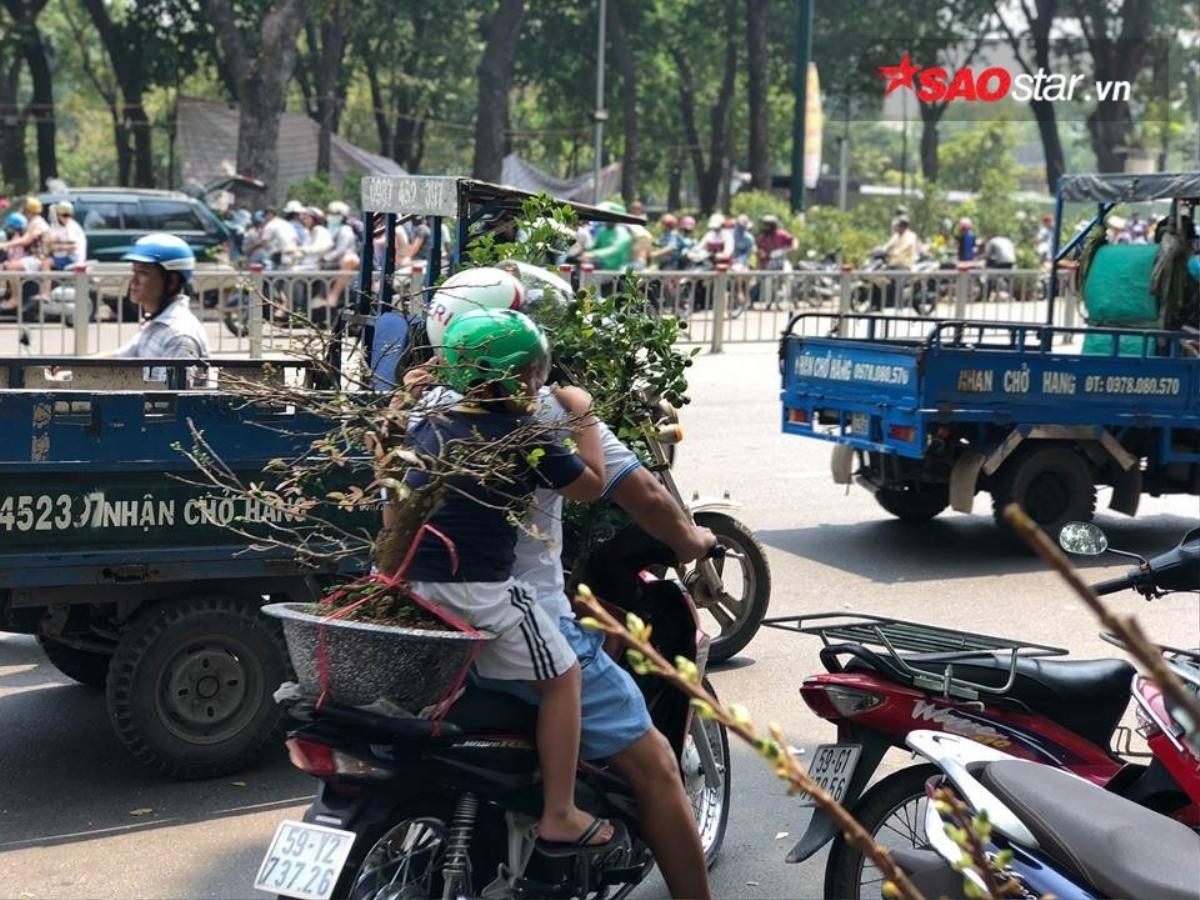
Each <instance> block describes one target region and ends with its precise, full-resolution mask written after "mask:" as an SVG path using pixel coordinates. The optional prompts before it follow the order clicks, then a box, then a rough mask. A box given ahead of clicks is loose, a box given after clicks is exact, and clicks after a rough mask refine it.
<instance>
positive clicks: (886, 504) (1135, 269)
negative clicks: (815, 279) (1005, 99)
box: [779, 173, 1200, 535]
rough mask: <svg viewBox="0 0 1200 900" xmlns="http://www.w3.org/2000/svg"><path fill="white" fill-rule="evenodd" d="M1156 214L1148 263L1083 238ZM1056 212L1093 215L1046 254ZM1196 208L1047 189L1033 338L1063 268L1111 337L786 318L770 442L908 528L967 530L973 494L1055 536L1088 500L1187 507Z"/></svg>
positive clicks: (1199, 410) (1092, 185)
mask: <svg viewBox="0 0 1200 900" xmlns="http://www.w3.org/2000/svg"><path fill="white" fill-rule="evenodd" d="M1158 199H1170V200H1171V207H1170V213H1169V214H1168V215H1167V216H1165V217H1163V218H1161V219H1160V220H1159V221H1158V222H1157V224H1156V226H1155V228H1154V230H1153V233H1152V243H1153V244H1157V247H1150V246H1110V245H1106V242H1105V241H1104V240H1103V239H1101V238H1100V236H1102V235H1103V234H1104V222H1105V218H1106V216H1107V215H1108V214H1109V212H1110V211H1111V210H1112V209H1113V208H1114V207H1115V206H1116V205H1117V204H1119V203H1136V202H1145V201H1151V200H1158ZM1067 201H1073V202H1080V201H1092V202H1095V203H1096V213H1095V216H1094V218H1092V220H1091V221H1090V222H1089V223H1088V224H1087V226H1086V227H1084V228H1082V229H1080V230H1079V231H1078V232H1077V233H1076V234H1075V236H1074V237H1073V239H1072V240H1071V241H1070V242H1069V243H1068V244H1067V246H1065V247H1063V248H1061V249H1060V247H1059V235H1060V234H1061V233H1062V229H1061V225H1062V220H1063V208H1064V203H1065V202H1067ZM1198 204H1200V173H1184V174H1161V175H1146V176H1137V175H1074V176H1064V177H1063V178H1062V179H1060V182H1059V187H1058V194H1057V198H1056V228H1055V232H1054V237H1053V246H1052V251H1053V252H1052V265H1051V271H1050V277H1049V279H1048V285H1049V297H1048V303H1047V310H1046V316H1047V318H1046V321H1047V322H1053V321H1054V305H1055V302H1056V300H1057V299H1058V298H1057V297H1056V292H1057V287H1058V278H1057V269H1058V265H1059V263H1060V261H1062V260H1064V259H1066V258H1068V257H1074V258H1077V259H1080V260H1081V262H1082V267H1081V274H1083V275H1085V276H1086V277H1082V278H1081V279H1080V280H1081V285H1080V290H1081V292H1082V295H1083V297H1084V299H1085V301H1087V310H1088V321H1089V322H1090V323H1092V326H1094V325H1095V323H1096V322H1097V321H1099V322H1102V323H1103V325H1105V326H1113V327H1087V328H1062V327H1054V326H1052V325H1049V324H1047V325H1036V324H1029V323H1005V322H990V321H944V320H935V319H915V318H907V317H899V316H869V315H862V316H842V315H821V314H807V315H800V316H796V317H794V318H793V319H792V320H791V321H790V322H789V323H788V327H787V329H786V331H785V333H784V335H783V338H782V341H781V344H780V352H779V359H780V371H781V374H782V382H783V384H782V392H781V399H782V403H783V412H782V418H783V430H784V431H785V432H787V433H789V434H799V435H804V436H806V437H814V438H819V439H822V440H826V441H830V442H832V443H833V444H834V450H833V462H832V469H833V478H834V481H836V482H837V483H839V484H850V483H852V482H854V481H857V482H858V483H859V484H861V485H862V486H864V487H866V488H867V489H869V490H870V491H872V492H873V493H874V495H875V499H876V500H877V501H878V502H879V505H880V506H882V507H883V508H884V509H885V510H887V511H888V512H889V513H891V514H892V515H894V516H896V517H898V518H900V519H904V520H909V521H923V520H927V519H931V518H933V517H934V516H936V515H937V514H938V513H940V512H942V511H943V510H944V509H946V508H948V507H949V508H953V509H955V510H959V511H962V512H970V511H971V510H972V508H973V500H974V497H975V494H977V493H979V492H981V491H984V492H987V493H990V494H991V495H992V501H993V507H994V509H995V510H996V511H997V512H998V511H999V510H1000V509H1002V508H1003V507H1004V506H1005V505H1007V504H1008V503H1010V502H1016V503H1019V504H1021V505H1022V506H1023V507H1025V509H1026V511H1027V512H1029V513H1030V515H1031V516H1032V517H1033V518H1034V519H1035V520H1036V521H1037V522H1038V523H1039V524H1041V525H1042V526H1043V527H1044V528H1045V529H1046V530H1047V531H1050V532H1052V533H1053V534H1055V535H1056V534H1057V531H1058V530H1059V529H1060V528H1061V527H1062V525H1063V524H1065V523H1066V522H1068V521H1071V520H1086V519H1088V518H1090V517H1091V515H1092V513H1093V511H1094V509H1095V503H1096V488H1097V486H1099V485H1109V486H1111V487H1112V488H1113V494H1112V500H1111V502H1110V507H1111V508H1112V509H1114V510H1116V511H1118V512H1122V513H1125V514H1127V515H1131V516H1132V515H1134V514H1136V512H1137V508H1138V502H1139V500H1140V498H1141V496H1142V494H1143V493H1148V494H1151V495H1153V496H1158V495H1163V494H1192V495H1197V494H1200V358H1198V357H1200V330H1197V325H1198V324H1200V323H1198V321H1197V319H1198V318H1200V296H1198V295H1197V284H1196V280H1195V278H1194V273H1193V275H1192V276H1189V274H1188V262H1189V259H1190V258H1191V256H1192V255H1193V254H1195V253H1196V247H1197V234H1196V231H1195V225H1194V220H1195V213H1196V207H1197V205H1198ZM1149 263H1153V266H1152V267H1151V266H1150V265H1149ZM1191 264H1192V267H1193V268H1194V267H1195V260H1194V259H1192V260H1191ZM1102 312H1104V313H1106V314H1104V315H1101V313H1102ZM1131 325H1132V326H1135V327H1128V326H1131Z"/></svg>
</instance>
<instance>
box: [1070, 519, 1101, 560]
mask: <svg viewBox="0 0 1200 900" xmlns="http://www.w3.org/2000/svg"><path fill="white" fill-rule="evenodd" d="M1058 545H1059V546H1060V547H1062V548H1063V549H1064V550H1066V551H1067V552H1068V553H1074V554H1077V555H1079V556H1099V555H1100V554H1101V553H1104V552H1105V551H1106V550H1108V538H1107V537H1106V536H1105V534H1104V532H1103V531H1101V530H1100V529H1099V528H1097V527H1096V526H1095V525H1093V524H1092V523H1091V522H1068V523H1067V524H1066V525H1064V526H1063V527H1062V531H1060V532H1059V533H1058Z"/></svg>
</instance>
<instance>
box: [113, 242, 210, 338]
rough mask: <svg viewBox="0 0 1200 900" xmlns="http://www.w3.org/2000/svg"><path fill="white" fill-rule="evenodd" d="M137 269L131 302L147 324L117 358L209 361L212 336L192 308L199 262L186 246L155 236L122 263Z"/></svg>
mask: <svg viewBox="0 0 1200 900" xmlns="http://www.w3.org/2000/svg"><path fill="white" fill-rule="evenodd" d="M121 259H123V260H127V261H129V262H132V263H133V277H132V278H131V279H130V281H129V299H130V300H131V301H132V302H133V303H135V304H136V305H137V306H139V307H141V308H142V311H143V312H144V313H145V314H146V316H147V318H146V321H145V322H144V323H143V324H142V327H141V328H140V329H139V330H138V333H137V334H136V335H134V336H133V337H132V338H131V339H130V340H129V341H127V342H126V343H125V344H123V345H122V346H121V347H120V348H119V349H118V350H117V351H116V352H115V353H114V354H113V355H114V356H124V357H142V358H152V359H176V358H188V357H201V356H208V335H207V333H206V332H205V331H204V326H203V325H201V324H200V320H199V319H197V318H196V316H195V315H194V314H193V313H192V311H191V309H189V307H188V303H189V298H188V295H187V293H186V288H187V285H188V282H189V281H190V280H191V277H192V273H193V272H194V271H195V268H196V256H195V254H194V253H192V248H191V247H189V246H188V245H187V242H186V241H184V240H182V239H181V238H178V237H176V236H175V235H173V234H165V233H163V232H156V233H154V234H148V235H146V236H145V237H141V238H138V239H137V241H135V242H134V244H133V246H132V247H130V248H129V251H128V252H127V253H125V255H124V256H122V257H121Z"/></svg>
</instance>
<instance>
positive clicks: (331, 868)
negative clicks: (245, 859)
mask: <svg viewBox="0 0 1200 900" xmlns="http://www.w3.org/2000/svg"><path fill="white" fill-rule="evenodd" d="M355 837H357V835H355V833H354V832H353V831H341V830H340V829H337V828H327V827H326V826H324V825H309V824H308V823H307V822H280V823H279V827H278V828H277V829H276V830H275V838H274V839H273V840H272V841H271V847H270V849H269V850H267V855H266V856H265V857H263V861H262V865H261V866H259V867H258V875H257V876H256V877H255V879H254V888H255V890H259V891H266V892H267V893H269V894H282V895H283V896H285V897H299V898H301V900H329V898H330V897H331V896H333V888H334V886H335V885H336V884H337V880H338V875H340V874H341V872H342V866H344V865H345V864H346V857H348V856H349V855H350V848H351V847H353V846H354V839H355Z"/></svg>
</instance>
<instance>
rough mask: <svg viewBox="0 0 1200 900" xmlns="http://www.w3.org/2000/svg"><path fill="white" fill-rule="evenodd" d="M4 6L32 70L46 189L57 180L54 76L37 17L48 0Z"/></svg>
mask: <svg viewBox="0 0 1200 900" xmlns="http://www.w3.org/2000/svg"><path fill="white" fill-rule="evenodd" d="M4 5H5V8H6V9H7V10H8V13H9V16H10V17H11V18H12V20H13V33H14V35H16V37H17V39H18V41H19V42H20V47H21V54H22V56H24V57H25V64H26V66H28V68H29V79H30V81H31V82H32V86H33V92H32V97H31V103H30V107H31V109H32V111H33V121H34V128H35V129H36V132H37V156H38V184H39V186H41V187H45V185H46V181H47V179H50V178H57V177H58V156H57V154H56V150H55V132H56V128H57V126H56V124H55V115H54V74H53V72H52V70H51V68H50V60H49V58H48V57H47V55H46V45H45V43H43V41H42V35H41V32H40V31H38V27H37V17H38V15H39V14H40V13H41V11H42V9H43V8H45V6H46V0H4Z"/></svg>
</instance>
